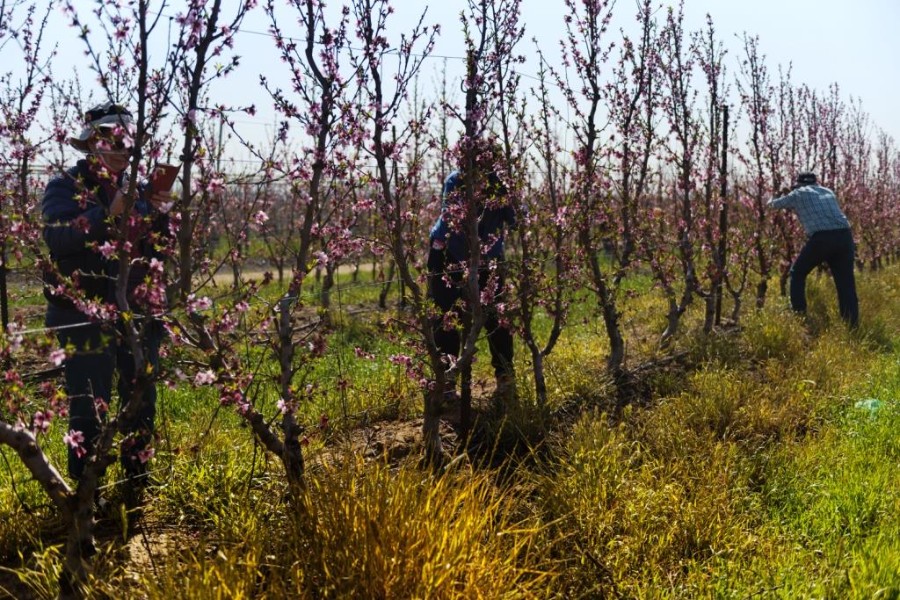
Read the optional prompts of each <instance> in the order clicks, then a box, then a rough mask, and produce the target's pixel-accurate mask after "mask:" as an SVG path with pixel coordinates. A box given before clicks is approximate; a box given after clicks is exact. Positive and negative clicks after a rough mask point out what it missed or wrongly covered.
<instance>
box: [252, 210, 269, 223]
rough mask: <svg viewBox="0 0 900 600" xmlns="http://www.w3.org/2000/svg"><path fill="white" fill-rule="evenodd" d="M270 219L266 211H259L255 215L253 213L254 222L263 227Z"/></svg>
mask: <svg viewBox="0 0 900 600" xmlns="http://www.w3.org/2000/svg"><path fill="white" fill-rule="evenodd" d="M268 220H269V215H267V214H266V213H265V211H262V210H260V211H257V212H256V214H255V215H253V222H254V223H256V224H257V225H259V226H260V227H262V226H263V225H265V224H266V222H267V221H268Z"/></svg>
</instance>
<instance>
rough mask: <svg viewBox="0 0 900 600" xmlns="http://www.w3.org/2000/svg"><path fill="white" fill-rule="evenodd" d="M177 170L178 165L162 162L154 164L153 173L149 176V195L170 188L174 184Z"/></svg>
mask: <svg viewBox="0 0 900 600" xmlns="http://www.w3.org/2000/svg"><path fill="white" fill-rule="evenodd" d="M179 170H180V167H179V166H178V165H167V164H162V163H160V164H158V165H156V169H154V171H153V175H151V176H150V195H151V196H152V195H154V194H156V193H159V192H168V191H169V190H171V189H172V186H173V185H174V184H175V179H176V178H177V177H178V171H179Z"/></svg>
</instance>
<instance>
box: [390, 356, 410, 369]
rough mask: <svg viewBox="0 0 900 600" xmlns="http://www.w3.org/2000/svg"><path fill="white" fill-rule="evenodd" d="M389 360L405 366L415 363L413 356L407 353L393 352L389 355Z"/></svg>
mask: <svg viewBox="0 0 900 600" xmlns="http://www.w3.org/2000/svg"><path fill="white" fill-rule="evenodd" d="M388 361H390V362H392V363H393V364H395V365H401V366H404V367H410V366H412V364H413V358H412V356H409V355H407V354H391V355H390V356H389V357H388Z"/></svg>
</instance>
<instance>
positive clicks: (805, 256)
mask: <svg viewBox="0 0 900 600" xmlns="http://www.w3.org/2000/svg"><path fill="white" fill-rule="evenodd" d="M823 263H825V264H827V265H828V268H829V269H830V270H831V276H832V277H833V278H834V285H835V287H836V288H837V297H838V306H839V309H840V313H841V318H843V319H844V320H845V321H847V323H849V324H850V326H851V327H856V326H857V325H858V324H859V300H858V299H857V297H856V280H855V279H854V276H853V263H854V243H853V235H852V234H851V233H850V230H849V229H833V230H829V231H819V232H816V233H814V234H813V235H811V236H810V237H809V239H808V240H807V241H806V244H805V245H804V246H803V249H802V250H800V254H799V255H798V256H797V259H796V260H795V261H794V264H793V265H792V266H791V308H793V309H794V310H795V311H797V312H800V313H805V312H806V276H807V275H809V273H810V272H811V271H812V270H813V269H815V268H816V267H817V266H819V265H821V264H823Z"/></svg>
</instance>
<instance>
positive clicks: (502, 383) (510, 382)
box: [492, 373, 519, 412]
mask: <svg viewBox="0 0 900 600" xmlns="http://www.w3.org/2000/svg"><path fill="white" fill-rule="evenodd" d="M492 399H493V404H494V407H495V408H496V409H499V410H500V411H501V412H506V411H508V410H509V409H510V408H512V407H514V406H515V405H516V404H517V403H518V400H519V397H518V393H517V392H516V375H515V373H500V374H498V375H497V387H496V389H495V390H494V395H493V398H492Z"/></svg>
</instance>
